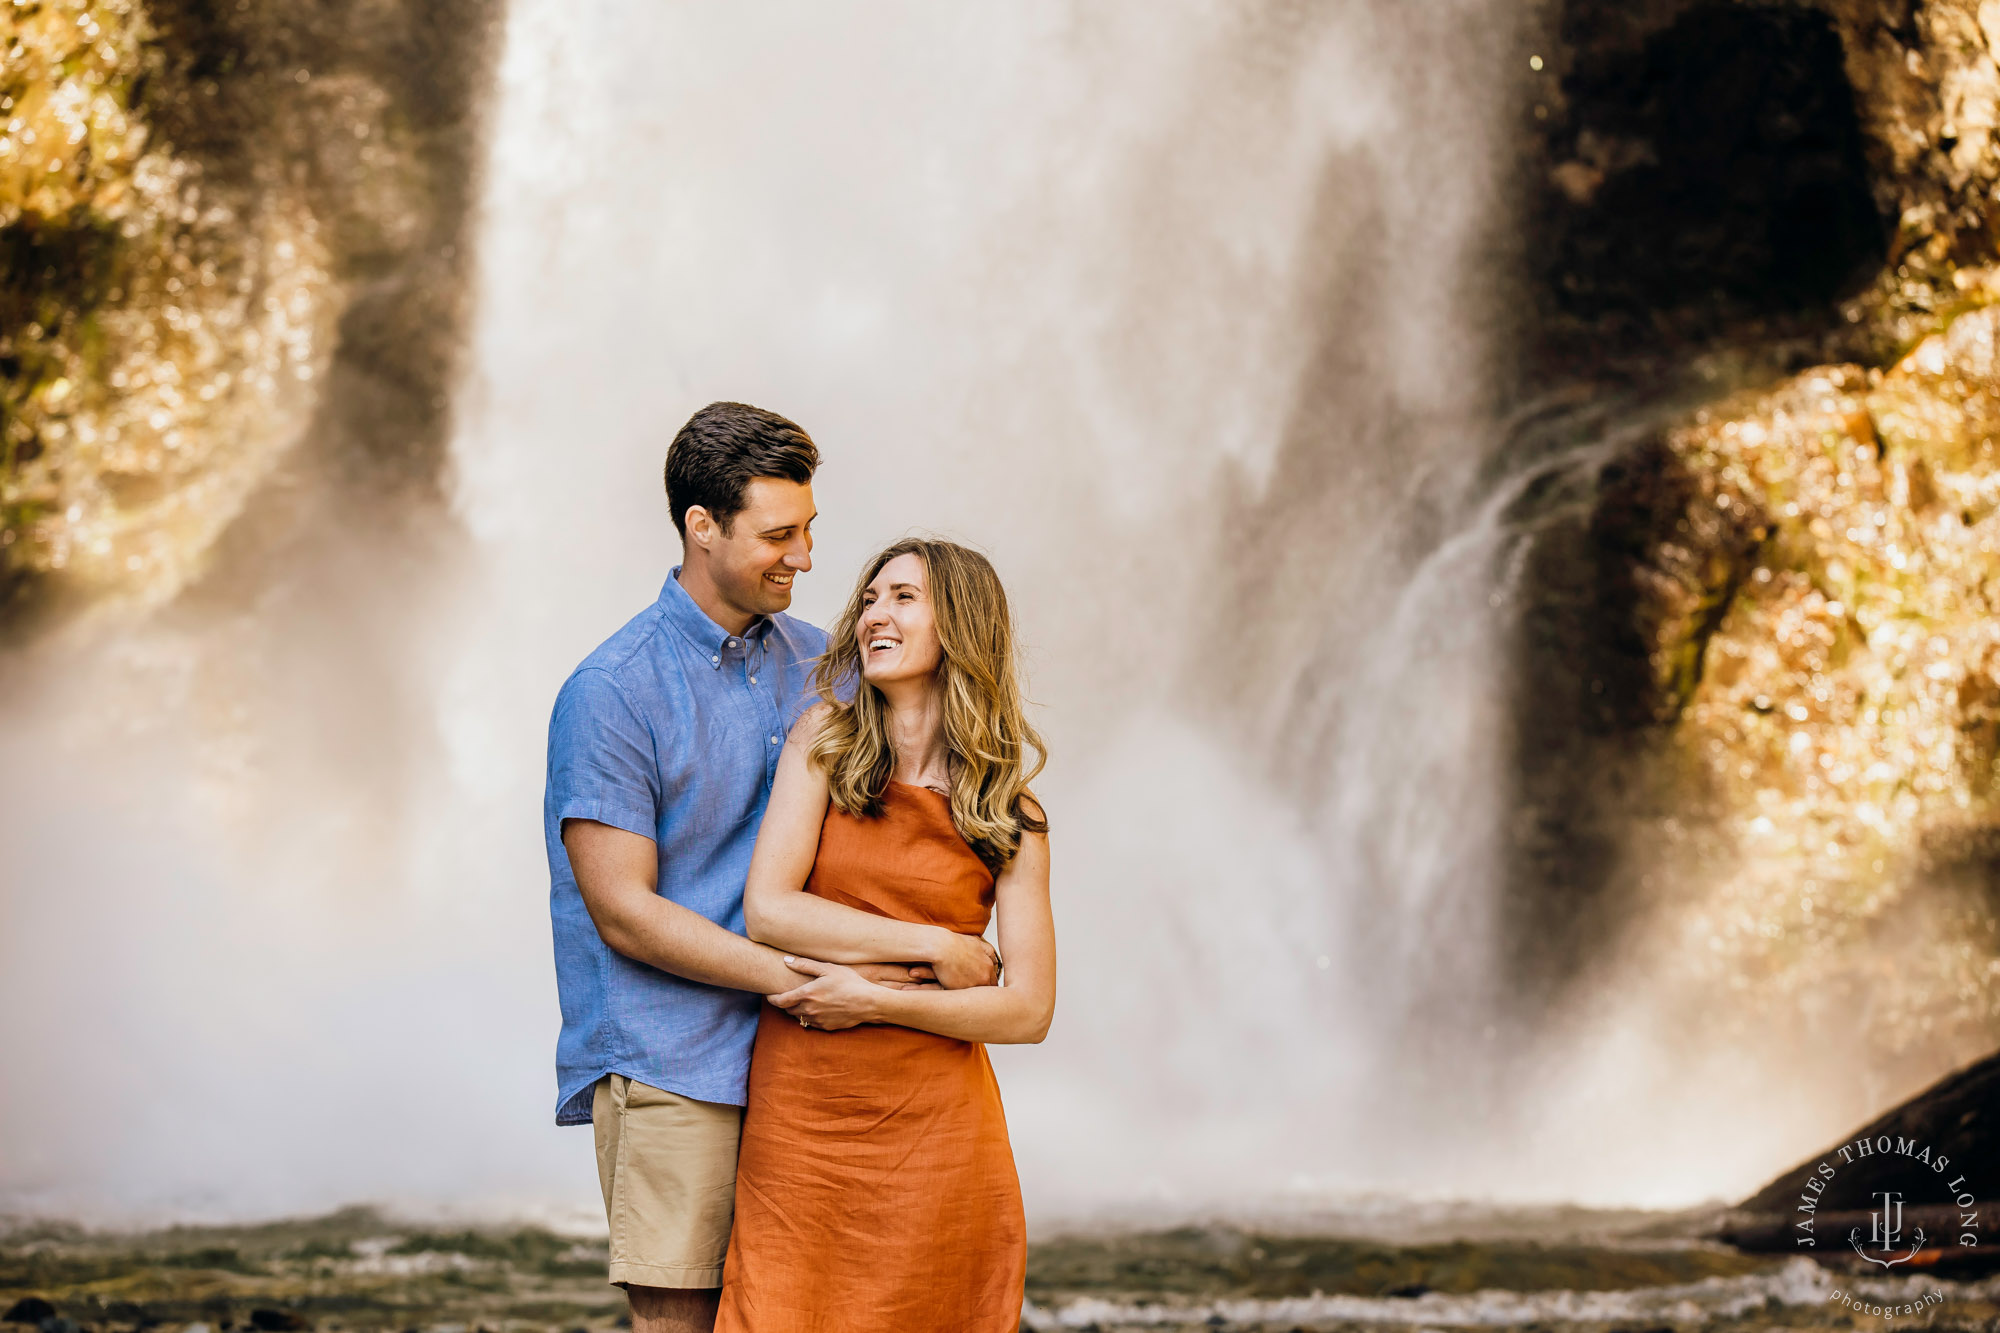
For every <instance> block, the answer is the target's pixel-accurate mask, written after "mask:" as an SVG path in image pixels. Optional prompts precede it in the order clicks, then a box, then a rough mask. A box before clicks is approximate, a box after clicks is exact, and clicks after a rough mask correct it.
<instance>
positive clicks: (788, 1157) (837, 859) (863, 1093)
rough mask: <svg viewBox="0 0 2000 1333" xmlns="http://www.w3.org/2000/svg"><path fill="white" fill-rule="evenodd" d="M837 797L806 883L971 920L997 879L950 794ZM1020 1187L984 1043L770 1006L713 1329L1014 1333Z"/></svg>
mask: <svg viewBox="0 0 2000 1333" xmlns="http://www.w3.org/2000/svg"><path fill="white" fill-rule="evenodd" d="M882 802H883V812H882V815H881V816H880V817H879V818H874V819H857V818H855V817H853V816H851V815H845V814H842V813H841V812H840V811H838V810H830V811H828V813H827V816H826V822H825V823H824V824H823V825H822V826H821V828H820V835H819V853H818V855H817V857H816V858H815V859H814V862H813V871H812V876H811V878H810V879H808V880H807V881H806V888H805V891H806V892H807V893H816V894H818V895H819V896H820V897H822V898H826V899H828V900H830V901H833V902H837V903H845V904H847V905H848V906H850V907H858V908H860V909H861V910H863V911H865V912H874V913H876V914H877V915H879V916H890V917H897V918H899V919H901V920H904V921H922V922H926V923H928V924H933V925H940V926H945V927H947V928H949V929H951V930H956V931H963V932H966V933H969V934H971V933H978V932H981V931H983V930H985V929H986V923H987V921H988V919H989V918H990V917H991V915H992V911H993V876H992V874H991V873H990V872H989V871H988V870H987V869H986V866H985V865H984V864H983V863H982V862H981V861H980V859H979V858H978V857H977V856H976V855H974V854H973V851H972V849H971V848H970V847H968V846H966V844H965V840H964V839H963V838H961V837H959V836H958V830H957V829H956V828H954V827H953V825H952V822H951V812H950V806H949V804H948V803H947V801H946V799H945V798H944V797H943V796H941V795H940V794H938V793H937V792H934V791H931V790H929V789H928V788H924V787H910V786H906V785H904V784H901V783H891V784H890V785H889V787H888V789H887V790H886V791H884V792H883V794H882ZM1026 1278H1027V1226H1026V1223H1025V1221H1024V1219H1023V1216H1022V1212H1021V1185H1020V1181H1019V1179H1018V1178H1017V1177H1016V1175H1015V1174H1014V1152H1013V1149H1012V1148H1011V1147H1010V1146H1009V1145H1008V1142H1007V1119H1006V1116H1005V1114H1004V1113H1003V1112H1002V1110H1001V1107H1000V1086H999V1084H998V1083H997V1082H995V1081H994V1078H993V1066H992V1064H991V1063H990V1062H989V1061H988V1060H987V1058H986V1048H985V1047H984V1046H982V1045H980V1044H979V1043H977V1042H969V1041H956V1040H954V1039H952V1038H950V1037H939V1036H934V1035H932V1034H931V1033H928V1032H917V1031H914V1030H912V1029H910V1028H902V1027H890V1026H885V1025H880V1024H869V1025H866V1026H863V1027H856V1028H848V1029H846V1030H845V1031H841V1032H825V1031H822V1030H820V1029H818V1028H802V1027H800V1026H799V1024H798V1021H797V1020H796V1019H793V1018H791V1017H789V1016H788V1015H786V1014H785V1013H784V1011H783V1010H780V1009H776V1008H774V1007H772V1006H771V1005H768V1004H767V1005H765V1006H764V1010H763V1013H762V1014H761V1015H760V1016H759V1019H758V1024H757V1044H756V1047H755V1049H754V1051H753V1053H752V1055H751V1059H750V1097H749V1106H748V1108H747V1109H746V1111H745V1112H744V1117H743V1146H742V1151H741V1155H740V1156H739V1157H738V1159H737V1165H736V1222H735V1228H734V1230H733V1231H732V1232H731V1233H730V1237H729V1257H728V1259H727V1261H726V1262H725V1264H724V1267H723V1277H722V1308H721V1312H720V1314H719V1316H718V1317H717V1319H716V1323H715V1328H716V1333H892V1331H893V1330H902V1329H908V1330H911V1331H912V1333H917V1331H919V1330H925V1331H927V1330H932V1329H936V1330H947V1329H948V1330H952V1333H1014V1331H1015V1329H1016V1328H1017V1327H1018V1326H1019V1323H1020V1318H1021V1297H1022V1288H1023V1286H1024V1284H1025V1282H1026Z"/></svg>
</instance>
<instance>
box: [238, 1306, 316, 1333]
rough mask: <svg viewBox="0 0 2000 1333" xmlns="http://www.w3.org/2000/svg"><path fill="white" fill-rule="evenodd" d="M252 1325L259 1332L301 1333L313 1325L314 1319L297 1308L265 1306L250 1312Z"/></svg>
mask: <svg viewBox="0 0 2000 1333" xmlns="http://www.w3.org/2000/svg"><path fill="white" fill-rule="evenodd" d="M250 1327H252V1328H254V1329H257V1330H259V1333H299V1330H301V1329H307V1328H311V1327H312V1321H311V1320H309V1319H307V1318H306V1317H305V1316H304V1315H301V1314H299V1313H298V1312H297V1311H295V1310H280V1309H276V1308H273V1307H271V1306H263V1307H260V1308H258V1309H255V1310H252V1311H251V1312H250Z"/></svg>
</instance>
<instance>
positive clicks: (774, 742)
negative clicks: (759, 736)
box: [771, 736, 778, 745]
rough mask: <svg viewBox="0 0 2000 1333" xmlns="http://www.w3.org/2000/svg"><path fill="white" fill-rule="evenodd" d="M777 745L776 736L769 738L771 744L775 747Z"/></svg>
mask: <svg viewBox="0 0 2000 1333" xmlns="http://www.w3.org/2000/svg"><path fill="white" fill-rule="evenodd" d="M777 743H778V738H777V737H776V736H773V737H771V744H773V745H776V744H777Z"/></svg>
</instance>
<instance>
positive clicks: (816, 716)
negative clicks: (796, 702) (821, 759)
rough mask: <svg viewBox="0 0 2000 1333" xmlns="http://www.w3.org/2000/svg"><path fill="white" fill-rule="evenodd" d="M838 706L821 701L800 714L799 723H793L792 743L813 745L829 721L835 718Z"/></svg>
mask: <svg viewBox="0 0 2000 1333" xmlns="http://www.w3.org/2000/svg"><path fill="white" fill-rule="evenodd" d="M837 706H838V705H836V704H831V703H828V702H827V701H826V700H824V699H821V700H820V701H819V702H818V703H816V704H814V705H813V706H812V707H810V708H808V709H806V711H805V712H803V713H800V714H799V717H798V721H796V722H794V723H792V730H791V732H790V739H791V740H792V742H793V743H794V744H798V745H811V744H812V743H813V741H814V740H816V739H817V738H818V737H819V733H820V731H821V730H822V729H823V728H824V727H825V726H826V722H827V719H828V718H830V717H832V716H833V710H834V709H835V708H836V707H837Z"/></svg>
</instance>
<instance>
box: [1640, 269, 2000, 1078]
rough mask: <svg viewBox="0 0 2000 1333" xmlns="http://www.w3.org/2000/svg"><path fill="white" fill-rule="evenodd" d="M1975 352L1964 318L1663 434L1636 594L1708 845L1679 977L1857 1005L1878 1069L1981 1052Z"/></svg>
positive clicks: (1989, 663) (1999, 754)
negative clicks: (1862, 1003)
mask: <svg viewBox="0 0 2000 1333" xmlns="http://www.w3.org/2000/svg"><path fill="white" fill-rule="evenodd" d="M1996 337H2000V307H1988V308H1982V309H1978V310H1975V311H1973V312H1972V313H1969V314H1966V315H1963V316H1961V317H1960V318H1958V319H1957V320H1956V321H1954V322H1953V323H1952V324H1951V325H1950V327H1949V328H1948V329H1946V330H1945V331H1944V332H1942V333H1940V334H1938V335H1936V336H1934V337H1931V338H1929V339H1926V340H1925V341H1924V342H1923V343H1922V344H1920V345H1919V346H1918V347H1917V348H1915V349H1914V350H1913V351H1912V352H1911V353H1910V354H1909V355H1908V356H1906V357H1905V358H1904V359H1903V360H1902V361H1901V362H1900V363H1899V364H1898V365H1896V366H1895V367H1894V368H1892V369H1891V370H1889V371H1887V372H1871V371H1867V370H1864V369H1862V368H1860V367H1856V366H1834V367H1824V368H1821V369H1817V370H1814V371H1811V372H1809V373H1807V374H1804V375H1800V376H1798V377H1796V378H1794V379H1792V380H1790V381H1788V382H1786V383H1784V384H1782V385H1780V386H1779V387H1778V388H1776V389H1775V390H1773V391H1770V392H1767V393H1761V394H1756V395H1750V396H1746V397H1742V398H1738V399H1735V400H1731V401H1728V402H1725V403H1723V404H1719V405H1717V406H1716V407H1714V408H1711V409H1709V410H1707V411H1704V412H1702V413H1700V414H1698V416H1697V418H1696V420H1695V421H1693V422H1691V423H1689V424H1687V425H1685V426H1683V427H1681V428H1680V429H1677V430H1674V431H1671V432H1669V433H1668V434H1667V436H1666V437H1665V440H1664V443H1663V445H1662V446H1661V447H1662V451H1663V460H1662V462H1663V466H1662V467H1661V468H1660V469H1659V470H1658V473H1657V475H1659V476H1671V477H1673V478H1675V479H1676V480H1675V482H1674V484H1673V486H1671V487H1665V486H1656V487H1655V489H1653V490H1652V492H1651V494H1652V495H1653V496H1654V497H1656V498H1658V497H1663V496H1666V495H1669V494H1671V495H1672V496H1673V501H1674V502H1673V504H1672V505H1671V506H1670V507H1668V508H1667V509H1664V510H1661V511H1658V516H1663V517H1664V518H1665V519H1667V520H1668V522H1665V523H1662V522H1659V521H1657V516H1656V522H1655V525H1654V527H1653V529H1652V530H1653V531H1654V532H1655V533H1663V534H1665V535H1663V536H1661V537H1660V538H1659V539H1657V540H1655V541H1653V542H1652V544H1651V545H1650V548H1649V550H1648V552H1647V555H1646V558H1645V559H1644V560H1643V561H1642V562H1641V564H1640V567H1639V569H1638V571H1637V572H1636V574H1635V575H1634V584H1635V586H1636V587H1637V588H1638V589H1639V590H1640V593H1641V595H1640V596H1639V597H1637V598H1636V599H1635V602H1636V607H1637V611H1638V618H1639V623H1640V624H1641V625H1642V626H1643V627H1644V631H1645V635H1646V638H1647V642H1648V644H1649V660H1650V665H1651V676H1652V682H1653V686H1654V689H1655V691H1656V694H1655V697H1656V698H1657V699H1658V700H1659V701H1660V702H1659V709H1660V713H1659V716H1660V717H1661V718H1662V719H1663V720H1664V721H1665V722H1666V725H1667V726H1668V728H1669V733H1668V734H1669V736H1670V738H1671V739H1670V746H1669V760H1668V762H1669V764H1670V765H1671V766H1672V767H1673V768H1674V769H1675V770H1676V771H1678V772H1680V773H1681V774H1683V775H1684V777H1683V782H1684V784H1685V785H1684V791H1685V792H1686V798H1685V799H1686V804H1687V808H1689V809H1691V810H1699V811H1702V812H1705V815H1706V817H1707V819H1708V820H1709V821H1711V822H1709V823H1707V824H1706V825H1705V828H1706V829H1707V830H1708V832H1709V834H1710V835H1711V836H1713V837H1717V838H1720V839H1722V842H1721V844H1720V845H1718V846H1712V847H1710V848H1709V849H1707V852H1706V856H1705V861H1706V867H1707V869H1708V870H1709V871H1711V872H1713V871H1714V870H1715V868H1716V867H1717V866H1718V865H1721V866H1722V867H1723V869H1722V871H1721V873H1720V874H1713V873H1711V874H1709V875H1706V876H1704V877H1703V878H1704V879H1705V880H1706V882H1705V883H1704V884H1703V885H1702V887H1701V888H1700V889H1699V891H1698V892H1699V894H1700V895H1701V897H1702V902H1701V903H1700V905H1699V910H1698V911H1695V912H1692V913H1689V914H1688V915H1687V917H1686V919H1687V920H1688V921H1689V922H1698V923H1699V925H1698V927H1691V931H1693V933H1691V934H1690V936H1689V938H1688V939H1687V940H1686V941H1685V943H1686V944H1687V946H1688V949H1687V953H1688V956H1689V957H1690V958H1695V959H1699V960H1701V965H1702V967H1704V968H1706V969H1708V970H1710V971H1711V972H1712V973H1713V977H1714V981H1715V984H1716V985H1718V986H1731V987H1738V988H1750V989H1752V990H1756V989H1763V988H1775V990H1776V991H1777V992H1783V993H1787V994H1791V995H1794V996H1798V995H1803V994H1805V993H1807V992H1815V993H1820V994H1827V993H1836V994H1837V993H1839V992H1840V991H1841V990H1842V988H1843V987H1849V988H1851V991H1852V993H1853V994H1855V995H1859V994H1862V993H1864V992H1865V994H1866V996H1867V1006H1866V1007H1867V1010H1868V1014H1867V1022H1868V1024H1869V1026H1870V1027H1871V1028H1872V1032H1871V1034H1870V1036H1871V1038H1872V1039H1873V1040H1874V1041H1877V1042H1886V1043H1890V1044H1892V1045H1893V1044H1894V1043H1895V1042H1897V1041H1904V1042H1920V1041H1922V1042H1928V1041H1931V1040H1933V1039H1936V1040H1938V1041H1940V1042H1942V1043H1943V1044H1944V1045H1946V1046H1952V1045H1961V1044H1970V1045H1973V1046H1976V1045H1978V1044H1979V1043H1981V1042H1985V1043H1988V1044H1990V1042H1991V1041H1992V1040H1993V1039H1994V1038H1995V1037H1996V1036H2000V964H1996V962H1995V960H1996V959H2000V929H1996V921H1995V910H1994V909H1995V904H1996V900H1995V896H1994V894H1993V891H1992V889H1991V887H1990V886H1989V885H1987V884H1986V883H1985V880H1984V876H1983V874H1982V873H1978V872H1977V868H1976V867H1975V868H1974V870H1975V873H1971V874H1970V875H1968V874H1965V873H1962V872H1963V870H1964V867H1963V866H1962V865H1960V864H1958V863H1959V862H1960V861H1962V860H1963V855H1964V849H1965V848H1967V847H1968V846H1976V845H1978V844H1979V843H1980V840H1981V839H1982V838H1985V837H1987V836H1988V835H1989V834H1990V833H1991V832H1993V831H2000V784H1996V777H2000V771H1996V767H1995V765H1996V758H2000V616H1996V615H1995V610H1996V598H2000V348H1996ZM1689 891H1690V892H1694V891H1695V890H1692V889H1690V890H1689ZM1695 934H1699V936H1700V938H1698V939H1697V938H1695V937H1694V935H1695ZM1877 964H1879V967H1878V966H1877Z"/></svg>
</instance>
